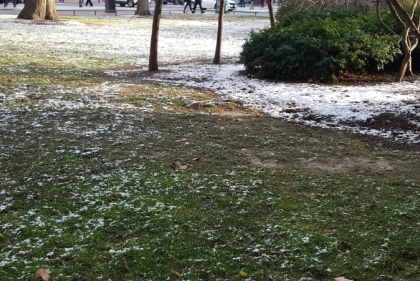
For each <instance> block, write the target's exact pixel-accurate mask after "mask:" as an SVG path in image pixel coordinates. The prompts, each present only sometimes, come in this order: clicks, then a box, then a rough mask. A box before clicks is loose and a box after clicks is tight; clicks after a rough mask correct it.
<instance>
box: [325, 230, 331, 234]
mask: <svg viewBox="0 0 420 281" xmlns="http://www.w3.org/2000/svg"><path fill="white" fill-rule="evenodd" d="M324 233H325V234H331V233H332V230H331V229H324Z"/></svg>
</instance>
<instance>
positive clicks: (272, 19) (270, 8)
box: [267, 0, 276, 27]
mask: <svg viewBox="0 0 420 281" xmlns="http://www.w3.org/2000/svg"><path fill="white" fill-rule="evenodd" d="M267 5H268V14H269V15H270V23H271V27H274V26H275V25H276V18H275V17H274V8H273V0H268V4H267Z"/></svg>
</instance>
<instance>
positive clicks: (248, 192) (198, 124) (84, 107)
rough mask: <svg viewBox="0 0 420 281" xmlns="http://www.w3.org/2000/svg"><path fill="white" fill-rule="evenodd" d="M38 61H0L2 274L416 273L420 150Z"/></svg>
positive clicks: (317, 276) (388, 276) (200, 94)
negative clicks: (42, 271) (19, 95)
mask: <svg viewBox="0 0 420 281" xmlns="http://www.w3.org/2000/svg"><path fill="white" fill-rule="evenodd" d="M92 24H95V23H92ZM96 24H100V21H99V23H96ZM41 54H42V52H39V55H38V54H34V55H33V56H27V57H22V58H21V59H20V60H16V61H10V60H8V58H10V53H7V52H2V53H0V62H1V63H2V64H3V65H4V63H5V62H6V61H7V62H8V67H7V68H1V69H0V93H3V94H4V96H5V97H6V98H4V99H3V100H2V102H1V103H0V256H1V257H2V258H1V259H0V265H1V266H0V276H2V277H1V278H0V279H1V280H36V279H35V272H36V271H37V270H38V269H40V268H45V269H47V270H48V271H49V273H50V275H51V279H52V280H54V281H58V280H74V281H76V280H77V281H81V280H113V281H115V280H126V281H128V280H257V281H258V280H300V281H304V280H333V279H334V278H335V277H338V276H345V277H346V278H348V279H352V280H419V277H418V276H420V268H419V266H420V237H419V232H420V215H419V214H420V206H419V199H420V197H419V196H420V173H419V164H420V154H419V151H418V149H417V148H411V149H410V148H399V149H396V148H395V146H393V145H388V144H386V143H383V144H380V143H379V141H369V142H368V141H365V140H363V139H362V138H360V137H356V136H354V135H351V134H347V133H345V132H334V131H325V130H319V129H318V130H317V129H311V128H307V127H304V126H301V125H296V124H290V123H287V122H284V121H281V120H278V119H274V118H271V117H269V116H265V115H263V114H261V113H258V112H254V111H252V110H249V109H246V108H243V107H242V106H241V105H240V103H235V102H231V101H224V100H222V99H221V98H220V97H219V96H217V95H215V94H214V93H211V92H208V91H203V90H200V89H188V88H183V87H173V86H170V85H156V84H147V83H141V81H137V79H136V78H135V77H131V78H127V79H126V81H125V82H124V83H123V84H122V83H118V81H116V78H115V77H108V76H105V75H103V74H102V71H103V70H105V68H104V66H103V65H102V64H99V67H98V68H96V69H95V68H94V67H93V66H92V65H95V64H93V63H92V62H91V61H89V60H88V59H87V62H86V68H85V70H83V71H81V70H80V69H78V68H76V67H73V66H72V67H71V68H66V67H65V65H62V64H61V63H57V66H56V67H53V66H52V65H47V63H46V62H45V58H44V59H43V58H42V57H41ZM38 60H40V61H42V62H40V61H38ZM57 61H59V59H57ZM25 63H26V64H25ZM11 68H13V69H14V71H13V72H11V71H10V69H11ZM24 69H30V70H31V71H23V70H24ZM19 70H20V71H19ZM19 91H21V92H24V93H25V95H22V98H14V99H13V100H9V99H7V97H8V96H9V95H12V94H16V93H17V92H19ZM0 98H1V96H0ZM191 104H192V105H191ZM76 105H77V106H76ZM175 161H179V162H180V163H182V167H179V166H178V168H181V169H174V168H173V166H174V165H173V163H174V162H175ZM171 166H172V167H171ZM38 280H40V279H38Z"/></svg>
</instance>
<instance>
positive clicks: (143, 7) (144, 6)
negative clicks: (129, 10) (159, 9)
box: [136, 0, 152, 16]
mask: <svg viewBox="0 0 420 281" xmlns="http://www.w3.org/2000/svg"><path fill="white" fill-rule="evenodd" d="M136 15H138V16H150V15H152V13H151V12H150V9H149V0H138V1H137V9H136Z"/></svg>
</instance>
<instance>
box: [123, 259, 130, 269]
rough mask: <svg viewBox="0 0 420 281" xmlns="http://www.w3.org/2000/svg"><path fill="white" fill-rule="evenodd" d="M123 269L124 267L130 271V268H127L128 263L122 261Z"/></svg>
mask: <svg viewBox="0 0 420 281" xmlns="http://www.w3.org/2000/svg"><path fill="white" fill-rule="evenodd" d="M124 267H125V268H126V269H127V270H130V267H129V266H128V263H127V261H126V260H124Z"/></svg>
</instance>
